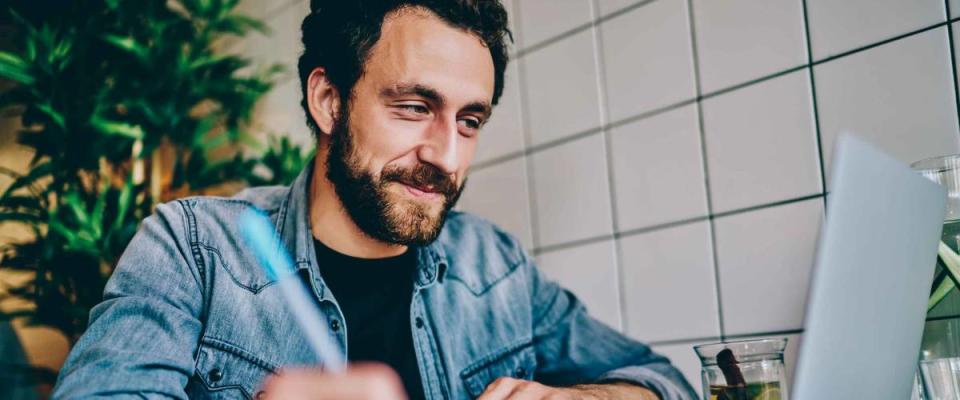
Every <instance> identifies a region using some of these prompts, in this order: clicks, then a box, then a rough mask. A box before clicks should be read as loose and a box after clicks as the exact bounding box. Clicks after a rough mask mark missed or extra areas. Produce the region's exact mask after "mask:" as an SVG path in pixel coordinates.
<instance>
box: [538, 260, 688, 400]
mask: <svg viewBox="0 0 960 400" xmlns="http://www.w3.org/2000/svg"><path fill="white" fill-rule="evenodd" d="M525 264H526V265H525V267H526V268H527V272H528V274H529V276H530V285H531V287H530V292H531V295H532V296H533V297H532V298H533V310H534V311H533V312H534V316H533V321H534V327H533V331H534V344H535V347H536V352H537V364H538V369H537V373H536V374H535V376H534V379H536V380H537V381H540V382H542V383H544V384H547V385H553V386H570V385H575V384H583V383H603V382H612V381H618V382H627V383H632V384H635V385H639V386H643V387H645V388H648V389H650V390H652V391H654V392H656V393H657V395H659V396H660V398H661V399H664V400H686V399H696V398H697V394H696V392H694V390H693V388H692V387H691V386H690V384H689V383H688V382H687V381H686V379H684V377H683V375H682V374H681V373H680V371H678V370H677V369H676V368H675V367H674V366H673V365H671V364H670V361H669V360H668V359H667V358H666V357H663V356H662V355H659V354H657V353H655V352H653V351H652V350H651V349H650V347H649V346H647V345H645V344H643V343H640V342H637V341H635V340H632V339H630V338H628V337H626V336H624V335H623V334H621V333H619V332H617V331H616V330H614V329H612V328H610V327H608V326H607V325H605V324H603V323H602V322H600V321H598V320H596V319H594V318H592V317H590V315H588V314H587V310H586V308H585V307H584V306H583V304H582V303H581V302H580V301H579V300H578V299H577V298H576V296H574V295H573V294H572V293H570V292H569V291H567V290H565V289H563V288H561V287H560V286H559V285H557V284H556V283H555V282H552V281H550V280H548V279H546V278H544V277H543V276H542V275H541V274H540V273H539V271H538V270H537V268H536V267H535V266H534V265H533V263H532V262H530V261H525Z"/></svg>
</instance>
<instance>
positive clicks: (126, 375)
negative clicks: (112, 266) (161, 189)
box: [53, 203, 203, 398]
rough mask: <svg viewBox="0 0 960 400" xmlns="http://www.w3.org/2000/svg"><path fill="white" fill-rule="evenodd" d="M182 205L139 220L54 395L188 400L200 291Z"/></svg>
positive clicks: (198, 326)
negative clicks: (185, 389) (139, 223)
mask: <svg viewBox="0 0 960 400" xmlns="http://www.w3.org/2000/svg"><path fill="white" fill-rule="evenodd" d="M182 207H183V206H182V205H181V204H180V203H171V204H164V205H161V206H159V207H157V210H156V213H155V214H154V215H153V216H151V217H150V218H147V219H145V220H144V221H143V224H142V226H141V227H140V229H139V231H138V232H137V234H136V235H135V236H134V238H133V240H132V241H131V242H130V244H129V245H128V246H127V249H126V250H125V251H124V253H123V256H122V257H121V258H120V261H119V262H118V264H117V268H116V270H115V272H114V273H113V276H112V277H111V278H110V280H109V281H108V282H107V286H106V288H105V290H104V300H103V302H101V303H100V304H98V305H97V306H96V307H94V308H93V309H92V310H91V312H90V325H89V327H88V328H87V331H86V333H85V334H84V335H83V336H82V337H81V338H80V340H79V341H78V342H77V344H76V346H74V348H73V350H72V351H71V352H70V356H69V357H68V358H67V362H66V364H65V365H64V367H63V369H62V370H61V372H60V378H59V381H58V383H57V386H56V388H55V389H54V393H53V397H54V398H80V397H83V398H86V397H98V396H111V397H113V396H116V397H128V396H135V397H144V396H146V397H154V396H156V397H167V398H186V397H187V395H186V393H185V392H184V388H185V386H186V385H187V381H188V379H189V377H190V376H191V375H192V374H193V369H194V368H193V365H194V353H195V351H196V348H197V340H198V337H199V334H200V331H201V322H200V319H199V318H200V313H201V309H202V298H203V295H202V291H201V287H202V285H201V280H200V275H199V273H198V272H197V271H198V270H197V266H196V265H195V263H194V262H193V260H194V259H193V256H192V254H191V252H190V248H189V246H188V245H187V244H186V240H185V239H184V238H185V237H186V226H185V224H184V219H183V215H184V214H183V209H182ZM178 237H179V238H180V239H178Z"/></svg>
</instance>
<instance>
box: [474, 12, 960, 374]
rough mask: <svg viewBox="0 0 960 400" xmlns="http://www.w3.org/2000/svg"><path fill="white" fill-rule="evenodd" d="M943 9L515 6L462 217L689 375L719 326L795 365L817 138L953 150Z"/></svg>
mask: <svg viewBox="0 0 960 400" xmlns="http://www.w3.org/2000/svg"><path fill="white" fill-rule="evenodd" d="M947 3H949V6H950V10H951V14H953V15H954V16H955V17H956V16H960V0H916V1H903V0H881V1H874V0H845V1H832V0H775V1H772V2H771V1H769V0H729V1H713V0H563V1H555V0H513V1H512V2H511V6H512V9H510V10H509V11H510V12H512V18H513V20H514V23H515V24H516V25H517V26H516V28H517V29H518V30H519V31H520V32H521V36H522V37H523V39H522V40H521V41H520V42H519V44H518V46H517V48H516V49H514V53H515V54H516V55H517V56H516V57H515V58H514V59H513V60H512V63H513V64H514V65H515V66H516V67H517V68H516V70H514V69H510V70H509V71H508V79H507V90H506V94H505V98H504V99H503V104H504V107H501V108H506V110H501V109H497V110H495V111H494V118H495V119H496V118H497V117H498V114H499V115H507V116H509V117H505V118H504V119H505V120H509V121H505V120H500V121H496V122H494V123H491V125H489V126H488V127H487V131H486V132H483V133H481V139H480V141H481V144H480V148H481V151H480V154H481V156H480V157H478V162H477V167H476V168H474V171H473V172H472V174H473V176H475V178H474V179H473V180H472V181H471V182H470V183H469V184H468V186H469V188H468V189H467V192H466V194H465V195H464V200H463V203H462V204H461V208H462V209H464V210H467V211H472V212H475V213H477V214H479V215H481V216H484V217H487V218H489V219H490V220H492V221H494V222H496V223H498V224H499V225H501V226H503V227H504V228H505V229H507V230H508V231H511V232H512V233H514V234H515V235H516V236H518V237H519V238H521V241H523V242H524V243H531V242H530V241H532V245H530V246H531V247H532V248H533V252H534V253H535V254H536V260H537V262H538V264H539V267H540V268H541V269H542V270H543V271H544V272H545V274H547V275H548V276H550V277H553V278H554V279H557V280H558V281H560V282H561V283H562V284H564V285H566V286H568V287H569V288H571V289H572V290H573V291H574V292H575V293H576V294H578V295H579V296H580V297H581V298H582V299H583V300H584V302H585V303H586V304H587V306H588V308H589V309H590V310H591V311H592V312H594V313H595V314H596V315H597V316H598V317H599V318H600V319H601V320H604V321H608V322H609V323H610V324H611V325H612V326H614V327H617V328H619V329H621V330H622V331H623V332H624V333H626V334H628V335H630V336H632V337H635V338H638V339H640V340H643V341H646V342H648V343H651V344H652V345H653V346H654V348H655V350H658V351H661V352H663V353H664V354H666V355H667V356H669V357H671V358H672V359H674V361H675V362H676V363H677V364H678V366H679V367H680V368H681V370H682V371H684V373H685V374H686V375H687V377H688V379H690V380H691V382H693V384H694V386H699V382H700V377H699V362H698V361H697V359H696V356H695V355H694V353H693V351H692V346H693V345H694V344H697V343H703V342H710V341H717V340H721V339H726V338H730V339H744V338H754V337H757V338H759V337H771V336H778V337H788V338H789V339H790V346H789V347H788V349H789V351H788V352H787V364H788V370H789V371H790V373H791V374H792V370H793V363H794V362H795V361H796V359H795V354H796V351H795V349H796V346H797V345H798V344H799V341H800V339H801V336H802V319H803V309H804V305H805V301H806V293H807V287H808V280H809V274H810V269H811V266H812V262H813V256H814V249H815V247H816V241H817V237H818V230H819V228H820V225H821V221H822V219H823V216H824V201H823V191H824V185H825V184H827V183H828V179H827V178H826V177H825V176H824V171H825V170H826V171H829V166H830V160H829V157H830V155H831V154H832V152H831V148H830V147H831V146H832V143H833V141H834V138H835V137H836V136H837V135H838V134H840V133H841V132H845V131H852V132H856V133H859V134H861V135H864V136H866V137H867V139H868V140H871V141H873V142H875V143H877V144H878V145H879V146H881V147H883V148H885V149H886V150H887V151H888V152H890V153H892V154H893V155H894V156H896V157H897V158H899V159H901V160H902V161H905V162H910V161H915V160H918V159H921V158H925V157H930V156H936V155H942V154H949V153H958V152H960V126H958V118H957V114H958V113H957V104H956V91H957V86H956V80H955V79H954V74H955V73H954V70H955V69H954V67H953V65H954V60H956V57H955V56H954V51H955V49H954V48H953V45H954V42H956V41H957V40H954V39H955V38H960V36H956V37H955V38H951V37H950V36H951V35H950V33H951V32H950V31H949V30H948V28H947V23H948V19H947V16H946V10H947V5H948V4H947ZM958 24H960V22H958ZM953 34H954V35H957V34H958V32H953ZM811 56H812V58H813V61H812V62H811V60H810V57H811ZM511 85H515V86H514V87H512V88H511V87H510V86H511ZM511 97H512V98H511ZM484 141H487V143H484ZM523 176H525V177H526V178H525V179H524V178H521V177H523ZM526 195H529V198H525V197H524V196H526ZM528 207H529V208H528Z"/></svg>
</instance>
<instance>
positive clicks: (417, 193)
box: [397, 182, 441, 199]
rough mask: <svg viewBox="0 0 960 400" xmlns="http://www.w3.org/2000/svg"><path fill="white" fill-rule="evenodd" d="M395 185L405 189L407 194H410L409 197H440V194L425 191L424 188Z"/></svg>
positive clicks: (401, 183) (403, 184)
mask: <svg viewBox="0 0 960 400" xmlns="http://www.w3.org/2000/svg"><path fill="white" fill-rule="evenodd" d="M397 183H399V184H400V185H402V186H403V188H404V189H406V191H407V193H410V194H411V195H413V196H414V197H416V198H419V199H434V198H437V197H440V196H441V194H440V192H435V191H431V190H430V189H427V188H424V187H419V186H413V185H408V184H406V183H403V182H397Z"/></svg>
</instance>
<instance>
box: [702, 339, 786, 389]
mask: <svg viewBox="0 0 960 400" xmlns="http://www.w3.org/2000/svg"><path fill="white" fill-rule="evenodd" d="M786 347H787V339H786V338H780V339H761V340H745V341H738V342H724V343H713V344H704V345H700V346H694V348H693V349H694V351H696V352H697V356H699V357H700V364H701V370H700V371H701V377H702V378H703V397H704V399H706V400H786V399H787V397H788V391H789V390H788V388H787V380H786V372H785V368H784V365H783V350H784V349H785V348H786Z"/></svg>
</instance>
